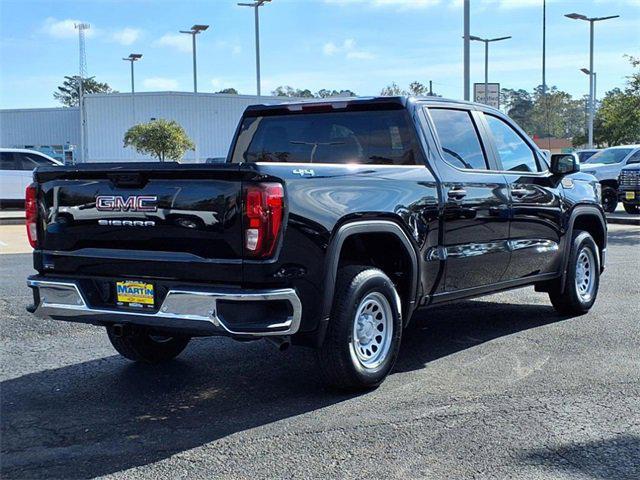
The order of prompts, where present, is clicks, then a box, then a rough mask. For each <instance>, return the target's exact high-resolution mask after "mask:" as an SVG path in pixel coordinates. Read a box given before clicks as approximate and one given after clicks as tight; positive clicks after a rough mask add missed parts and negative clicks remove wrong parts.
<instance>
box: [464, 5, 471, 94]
mask: <svg viewBox="0 0 640 480" xmlns="http://www.w3.org/2000/svg"><path fill="white" fill-rule="evenodd" d="M469 10H470V7H469V0H464V37H463V38H464V99H465V100H466V101H469V99H470V94H469V90H470V85H471V83H470V78H471V77H470V68H469V43H470V42H469V40H470V37H469V30H470V23H471V22H470V20H469Z"/></svg>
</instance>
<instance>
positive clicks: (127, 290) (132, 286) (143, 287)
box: [116, 281, 154, 308]
mask: <svg viewBox="0 0 640 480" xmlns="http://www.w3.org/2000/svg"><path fill="white" fill-rule="evenodd" d="M116 293H117V301H118V305H124V306H130V307H151V308H152V307H153V302H154V299H153V298H154V295H153V285H152V284H151V283H146V282H133V281H124V282H116Z"/></svg>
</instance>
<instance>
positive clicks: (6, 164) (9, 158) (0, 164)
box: [0, 152, 16, 170]
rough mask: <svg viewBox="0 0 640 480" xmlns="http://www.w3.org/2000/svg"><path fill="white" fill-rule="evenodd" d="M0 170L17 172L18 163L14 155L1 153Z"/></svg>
mask: <svg viewBox="0 0 640 480" xmlns="http://www.w3.org/2000/svg"><path fill="white" fill-rule="evenodd" d="M0 170H16V162H15V160H14V159H13V153H10V152H0Z"/></svg>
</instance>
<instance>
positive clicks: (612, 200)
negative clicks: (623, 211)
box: [602, 186, 618, 213]
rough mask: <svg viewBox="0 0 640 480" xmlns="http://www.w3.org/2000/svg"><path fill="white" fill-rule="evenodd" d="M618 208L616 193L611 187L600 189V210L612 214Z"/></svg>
mask: <svg viewBox="0 0 640 480" xmlns="http://www.w3.org/2000/svg"><path fill="white" fill-rule="evenodd" d="M617 207H618V192H616V190H615V189H614V188H613V187H604V186H603V187H602V208H603V209H604V211H605V212H607V213H613V212H615V211H616V208H617Z"/></svg>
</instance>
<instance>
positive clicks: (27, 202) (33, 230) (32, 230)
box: [24, 183, 38, 248]
mask: <svg viewBox="0 0 640 480" xmlns="http://www.w3.org/2000/svg"><path fill="white" fill-rule="evenodd" d="M24 215H25V219H26V221H27V237H28V238H29V243H30V244H31V246H32V247H33V248H38V199H37V190H36V184H35V183H32V184H31V185H29V186H28V187H27V190H26V192H25V195H24Z"/></svg>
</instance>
